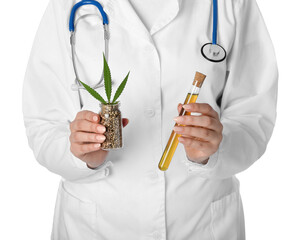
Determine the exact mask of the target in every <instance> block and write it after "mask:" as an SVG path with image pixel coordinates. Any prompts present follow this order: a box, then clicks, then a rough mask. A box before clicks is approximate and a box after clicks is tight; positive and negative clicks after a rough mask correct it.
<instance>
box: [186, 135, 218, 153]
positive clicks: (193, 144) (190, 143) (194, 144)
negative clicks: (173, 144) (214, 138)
mask: <svg viewBox="0 0 307 240" xmlns="http://www.w3.org/2000/svg"><path fill="white" fill-rule="evenodd" d="M180 138H181V139H182V140H183V142H181V143H182V144H183V145H184V146H185V147H190V148H195V149H198V150H204V149H206V150H209V149H211V148H213V147H214V145H213V144H212V143H211V142H206V141H201V140H199V139H196V138H189V137H183V136H181V137H180Z"/></svg>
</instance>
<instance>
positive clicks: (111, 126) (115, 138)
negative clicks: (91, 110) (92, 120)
mask: <svg viewBox="0 0 307 240" xmlns="http://www.w3.org/2000/svg"><path fill="white" fill-rule="evenodd" d="M99 106H100V107H101V111H100V113H99V115H100V117H101V120H100V123H101V124H102V125H104V126H105V128H106V131H105V133H104V135H105V137H106V139H105V141H104V142H103V143H102V144H101V149H103V150H109V149H119V148H122V147H123V138H122V117H121V111H120V110H119V106H120V102H118V103H116V104H103V103H100V104H99Z"/></svg>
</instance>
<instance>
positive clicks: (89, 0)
mask: <svg viewBox="0 0 307 240" xmlns="http://www.w3.org/2000/svg"><path fill="white" fill-rule="evenodd" d="M217 1H218V0H212V6H213V14H212V15H213V30H212V42H211V43H205V44H204V45H203V46H202V47H201V49H200V52H201V54H202V55H203V56H204V58H206V59H207V60H208V61H211V62H215V63H217V62H222V61H223V60H224V59H225V58H226V50H225V49H224V48H223V47H222V46H221V45H219V44H217V43H216V42H217V25H218V23H217V22H218V4H217ZM83 5H93V6H96V7H97V8H98V10H99V12H100V14H101V16H102V21H103V22H102V23H103V28H104V40H105V51H104V53H105V58H106V61H108V57H109V39H110V32H109V21H108V17H107V14H106V13H105V11H104V10H103V7H102V6H101V4H100V3H99V2H97V1H95V0H81V1H80V2H78V3H76V4H75V5H74V6H73V7H72V10H71V13H70V18H69V31H70V46H71V54H72V63H73V68H74V72H75V77H76V78H75V84H72V90H74V91H76V90H77V91H78V94H79V101H80V107H81V108H82V107H83V102H82V98H81V93H80V89H85V88H84V86H83V85H82V84H81V83H80V81H79V79H80V78H79V75H78V71H77V67H76V59H75V15H76V11H77V10H78V9H79V8H80V7H81V6H83ZM103 71H104V69H103V70H102V74H101V77H100V80H99V82H98V83H97V84H96V85H94V86H90V87H91V88H93V89H96V88H99V87H102V86H104V84H103V83H102V81H103Z"/></svg>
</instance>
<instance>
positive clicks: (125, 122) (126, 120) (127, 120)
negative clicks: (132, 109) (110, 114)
mask: <svg viewBox="0 0 307 240" xmlns="http://www.w3.org/2000/svg"><path fill="white" fill-rule="evenodd" d="M122 121H123V127H126V126H127V124H128V123H129V119H128V118H123V119H122Z"/></svg>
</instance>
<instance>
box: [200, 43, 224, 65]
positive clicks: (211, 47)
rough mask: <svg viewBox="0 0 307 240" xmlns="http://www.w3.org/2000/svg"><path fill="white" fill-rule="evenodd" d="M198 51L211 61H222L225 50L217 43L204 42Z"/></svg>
mask: <svg viewBox="0 0 307 240" xmlns="http://www.w3.org/2000/svg"><path fill="white" fill-rule="evenodd" d="M200 51H201V54H202V55H203V56H204V58H206V59H207V60H209V61H211V62H222V61H224V59H225V58H226V50H225V49H224V48H223V47H222V46H221V45H218V44H213V43H206V44H204V45H203V46H202V47H201V49H200Z"/></svg>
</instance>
